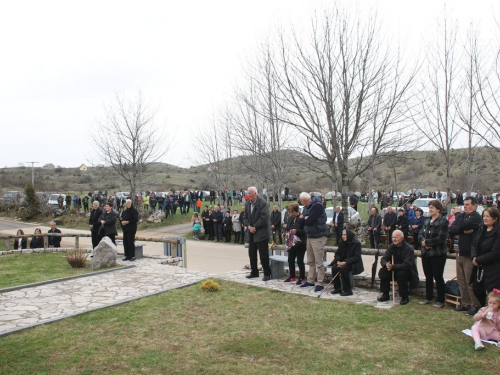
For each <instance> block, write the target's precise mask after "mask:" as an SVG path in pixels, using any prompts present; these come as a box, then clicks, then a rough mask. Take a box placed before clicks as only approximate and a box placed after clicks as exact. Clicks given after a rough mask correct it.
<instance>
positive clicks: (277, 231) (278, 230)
mask: <svg viewBox="0 0 500 375" xmlns="http://www.w3.org/2000/svg"><path fill="white" fill-rule="evenodd" d="M276 235H278V238H279V241H280V245H282V244H283V239H282V238H281V227H277V228H276V227H275V228H274V230H273V242H274V243H277V242H276Z"/></svg>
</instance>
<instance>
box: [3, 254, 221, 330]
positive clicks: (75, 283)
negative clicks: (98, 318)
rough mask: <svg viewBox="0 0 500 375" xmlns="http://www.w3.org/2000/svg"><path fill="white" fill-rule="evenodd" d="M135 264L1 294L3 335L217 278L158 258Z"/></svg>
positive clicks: (143, 260) (139, 261) (142, 260)
mask: <svg viewBox="0 0 500 375" xmlns="http://www.w3.org/2000/svg"><path fill="white" fill-rule="evenodd" d="M119 262H120V261H119ZM123 263H124V264H127V265H128V264H132V263H129V262H123ZM133 264H134V265H135V267H134V268H128V269H118V270H116V271H114V272H108V273H103V274H99V275H94V276H89V277H83V278H79V279H74V280H67V281H62V282H58V283H53V284H47V285H42V286H36V287H28V288H23V289H19V290H15V291H10V292H4V293H1V294H0V336H1V335H5V334H9V333H12V332H15V331H17V330H21V329H25V328H28V327H32V326H35V325H38V324H44V323H49V322H52V321H55V320H59V319H63V318H66V317H70V316H74V315H78V314H82V313H84V312H87V311H91V310H95V309H99V308H103V307H108V306H112V305H116V304H119V303H124V302H128V301H132V300H134V299H138V298H142V297H146V296H150V295H154V294H158V293H162V292H165V291H168V290H172V289H176V288H180V287H185V286H188V285H191V284H193V283H197V282H199V281H201V280H204V279H207V278H209V277H213V276H214V275H213V274H210V273H207V272H200V271H192V270H186V269H184V268H181V267H173V266H169V265H165V264H161V259H158V258H156V259H155V258H143V259H140V260H137V261H135V262H133Z"/></svg>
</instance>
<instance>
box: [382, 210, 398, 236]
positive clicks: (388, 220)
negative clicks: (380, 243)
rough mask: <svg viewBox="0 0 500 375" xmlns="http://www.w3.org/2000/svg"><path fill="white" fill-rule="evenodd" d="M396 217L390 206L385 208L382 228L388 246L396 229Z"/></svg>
mask: <svg viewBox="0 0 500 375" xmlns="http://www.w3.org/2000/svg"><path fill="white" fill-rule="evenodd" d="M397 220H398V217H397V215H396V213H395V212H394V211H393V210H392V206H387V212H386V214H385V216H384V227H385V236H386V238H387V243H388V244H389V245H390V244H391V243H392V233H393V232H394V230H395V229H396V221H397Z"/></svg>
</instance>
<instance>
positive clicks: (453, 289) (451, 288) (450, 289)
mask: <svg viewBox="0 0 500 375" xmlns="http://www.w3.org/2000/svg"><path fill="white" fill-rule="evenodd" d="M444 292H445V293H446V294H452V295H454V296H460V286H459V285H458V281H457V278H456V277H454V278H453V279H451V280H448V281H447V282H446V283H445V284H444Z"/></svg>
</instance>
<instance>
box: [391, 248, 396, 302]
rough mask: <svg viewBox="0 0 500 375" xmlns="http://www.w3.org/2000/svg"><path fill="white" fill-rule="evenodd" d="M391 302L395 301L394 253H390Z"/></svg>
mask: <svg viewBox="0 0 500 375" xmlns="http://www.w3.org/2000/svg"><path fill="white" fill-rule="evenodd" d="M391 271H392V304H393V305H394V304H395V303H396V289H395V288H394V286H395V284H394V254H393V255H392V269H391Z"/></svg>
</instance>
